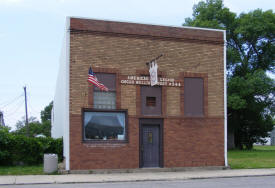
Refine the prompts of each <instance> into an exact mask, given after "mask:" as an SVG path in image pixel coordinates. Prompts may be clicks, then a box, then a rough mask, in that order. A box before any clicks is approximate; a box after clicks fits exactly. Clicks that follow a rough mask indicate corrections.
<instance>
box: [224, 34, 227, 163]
mask: <svg viewBox="0 0 275 188" xmlns="http://www.w3.org/2000/svg"><path fill="white" fill-rule="evenodd" d="M223 36H224V49H223V61H224V165H225V166H228V159H227V80H226V31H224V34H223Z"/></svg>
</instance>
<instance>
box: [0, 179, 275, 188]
mask: <svg viewBox="0 0 275 188" xmlns="http://www.w3.org/2000/svg"><path fill="white" fill-rule="evenodd" d="M95 187H96V188H109V187H112V188H146V187H150V188H164V187H165V188H166V187H169V188H274V187H275V176H257V177H236V178H213V179H192V180H182V181H178V180H177V181H145V182H121V183H81V184H37V185H4V186H0V188H95Z"/></svg>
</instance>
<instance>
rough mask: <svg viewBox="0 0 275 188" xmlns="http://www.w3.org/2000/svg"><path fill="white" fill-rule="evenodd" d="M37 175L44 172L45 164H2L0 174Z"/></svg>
mask: <svg viewBox="0 0 275 188" xmlns="http://www.w3.org/2000/svg"><path fill="white" fill-rule="evenodd" d="M34 174H35V175H37V174H44V173H43V165H37V166H0V175H34Z"/></svg>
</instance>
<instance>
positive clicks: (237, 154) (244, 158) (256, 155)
mask: <svg viewBox="0 0 275 188" xmlns="http://www.w3.org/2000/svg"><path fill="white" fill-rule="evenodd" d="M228 163H229V165H230V167H231V168H232V169H242V168H275V146H254V147H253V150H251V151H247V150H242V151H241V150H229V151H228Z"/></svg>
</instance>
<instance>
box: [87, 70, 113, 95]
mask: <svg viewBox="0 0 275 188" xmlns="http://www.w3.org/2000/svg"><path fill="white" fill-rule="evenodd" d="M88 82H90V83H92V84H94V85H95V86H96V87H98V88H99V89H100V90H102V91H108V88H107V87H106V86H105V85H103V84H102V83H100V82H99V81H98V80H97V78H96V76H95V73H94V72H93V71H92V68H91V67H90V69H89V74H88Z"/></svg>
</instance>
